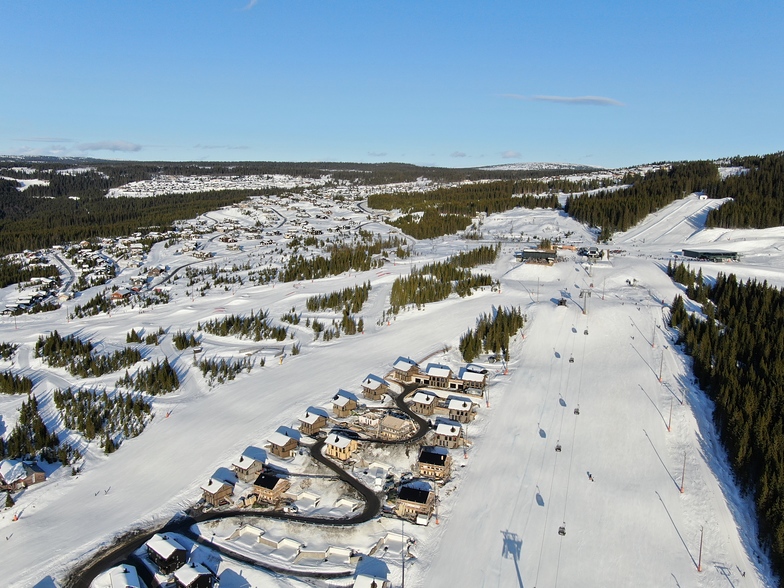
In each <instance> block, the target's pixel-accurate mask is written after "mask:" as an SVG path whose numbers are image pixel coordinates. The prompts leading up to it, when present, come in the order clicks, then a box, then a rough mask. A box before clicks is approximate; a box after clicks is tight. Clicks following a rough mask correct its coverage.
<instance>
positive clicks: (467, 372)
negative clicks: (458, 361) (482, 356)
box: [450, 365, 487, 395]
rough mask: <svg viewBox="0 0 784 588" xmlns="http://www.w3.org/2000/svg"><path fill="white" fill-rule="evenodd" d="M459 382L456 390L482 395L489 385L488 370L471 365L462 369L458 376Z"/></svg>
mask: <svg viewBox="0 0 784 588" xmlns="http://www.w3.org/2000/svg"><path fill="white" fill-rule="evenodd" d="M457 382H458V383H457V386H456V388H455V389H458V390H463V391H465V392H467V393H469V394H479V395H481V394H482V391H483V390H484V389H485V386H486V385H487V370H485V369H483V368H477V367H475V366H471V365H468V366H466V367H462V368H460V371H459V372H458V374H457ZM450 388H451V386H450Z"/></svg>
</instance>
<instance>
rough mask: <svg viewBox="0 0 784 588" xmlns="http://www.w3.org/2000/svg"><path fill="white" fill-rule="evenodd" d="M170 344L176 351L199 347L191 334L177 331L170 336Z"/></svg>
mask: <svg viewBox="0 0 784 588" xmlns="http://www.w3.org/2000/svg"><path fill="white" fill-rule="evenodd" d="M172 343H173V344H174V347H175V349H177V351H182V350H183V349H187V348H188V347H198V346H199V342H198V340H197V339H196V337H194V336H193V333H183V332H182V331H177V332H176V333H174V335H172Z"/></svg>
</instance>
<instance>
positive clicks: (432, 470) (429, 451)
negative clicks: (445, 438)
mask: <svg viewBox="0 0 784 588" xmlns="http://www.w3.org/2000/svg"><path fill="white" fill-rule="evenodd" d="M417 469H418V470H419V475H420V476H422V477H423V478H435V479H438V480H443V479H446V478H448V477H449V474H450V473H451V471H452V456H451V455H449V452H448V451H447V450H446V449H444V448H443V447H422V450H421V451H420V452H419V457H418V458H417Z"/></svg>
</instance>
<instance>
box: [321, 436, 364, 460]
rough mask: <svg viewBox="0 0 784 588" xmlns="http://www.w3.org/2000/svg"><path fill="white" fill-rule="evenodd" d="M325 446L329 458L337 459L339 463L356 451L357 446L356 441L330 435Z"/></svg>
mask: <svg viewBox="0 0 784 588" xmlns="http://www.w3.org/2000/svg"><path fill="white" fill-rule="evenodd" d="M325 446H326V448H327V449H326V452H327V455H328V456H329V457H333V458H335V459H339V460H340V461H346V460H347V459H349V458H350V457H351V454H352V453H354V452H355V451H356V450H357V448H358V446H359V444H358V443H357V440H356V439H351V438H349V437H344V436H343V435H335V434H333V433H330V434H329V435H328V436H327V440H326V443H325Z"/></svg>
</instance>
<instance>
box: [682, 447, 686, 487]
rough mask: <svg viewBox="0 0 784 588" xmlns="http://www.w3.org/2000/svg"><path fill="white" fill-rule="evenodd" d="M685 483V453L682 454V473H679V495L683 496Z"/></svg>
mask: <svg viewBox="0 0 784 588" xmlns="http://www.w3.org/2000/svg"><path fill="white" fill-rule="evenodd" d="M685 483H686V452H685V451H684V452H683V472H681V494H683V489H684V484H685Z"/></svg>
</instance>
